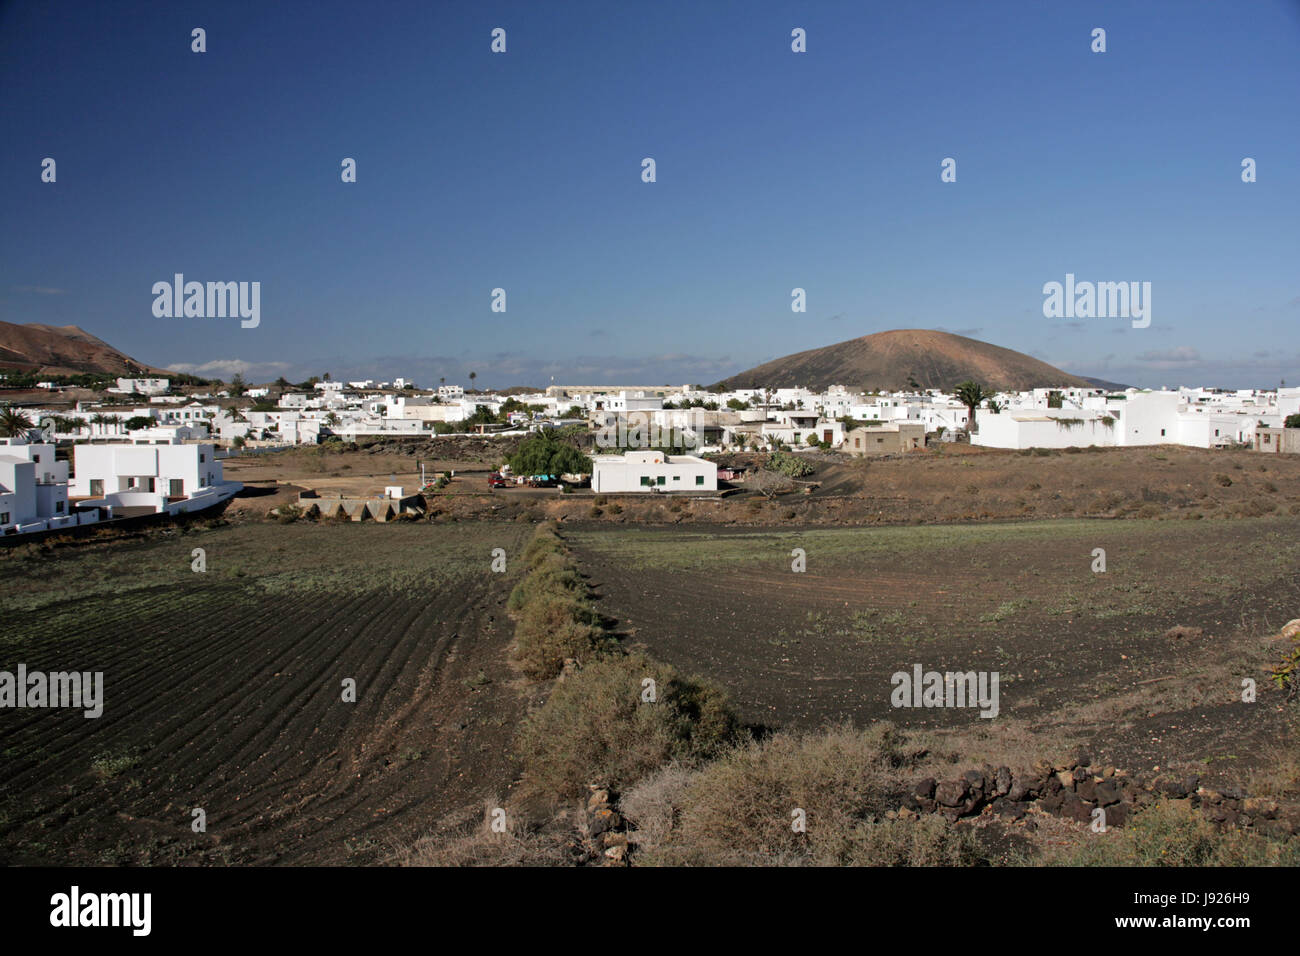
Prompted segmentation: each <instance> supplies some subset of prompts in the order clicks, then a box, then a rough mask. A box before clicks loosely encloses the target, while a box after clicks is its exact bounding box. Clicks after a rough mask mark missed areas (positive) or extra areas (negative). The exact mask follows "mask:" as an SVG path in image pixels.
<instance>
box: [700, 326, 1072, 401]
mask: <svg viewBox="0 0 1300 956" xmlns="http://www.w3.org/2000/svg"><path fill="white" fill-rule="evenodd" d="M968 380H973V381H976V382H979V383H980V384H981V385H983V386H984V387H985V388H992V389H995V390H998V391H1012V390H1020V389H1028V388H1045V387H1048V386H1051V385H1074V386H1076V387H1090V386H1089V384H1088V382H1087V381H1086V380H1085V379H1082V378H1080V377H1079V376H1077V375H1070V374H1068V373H1066V372H1062V371H1061V370H1060V369H1059V368H1054V367H1052V366H1051V365H1048V364H1047V363H1046V362H1040V361H1039V360H1038V359H1036V358H1030V357H1029V356H1028V355H1024V354H1022V353H1020V352H1014V351H1012V350H1011V349H1004V348H1001V347H1000V346H997V345H989V344H988V343H987V342H978V341H976V340H975V339H968V338H966V337H965V336H964V335H953V334H952V333H951V332H936V331H930V330H926V329H898V330H895V331H892V332H877V333H875V334H874V335H864V336H862V337H861V338H857V339H849V340H848V341H847V342H839V343H837V344H835V345H827V346H825V347H824V348H819V349H811V350H809V351H807V352H798V353H796V354H794V355H787V356H785V357H784V358H779V359H773V360H772V361H771V362H765V363H763V364H762V365H759V366H756V367H755V368H751V369H749V370H748V371H745V372H740V373H738V374H736V375H732V376H731V377H729V378H725V379H723V380H722V381H721V382H718V383H717V385H715V386H714V387H715V388H718V389H721V390H726V389H736V388H749V387H751V386H753V385H757V386H759V387H765V386H766V387H771V388H795V387H798V386H804V387H806V388H811V389H814V390H817V391H821V390H823V389H825V388H827V387H828V386H831V385H843V386H845V387H847V388H851V389H854V390H865V391H875V390H884V391H893V390H896V389H904V388H907V387H908V386H909V383H911V382H913V381H914V382H915V383H916V384H917V385H919V386H920V387H921V388H942V389H949V390H951V389H952V388H955V387H956V386H957V385H959V384H960V383H962V382H965V381H968Z"/></svg>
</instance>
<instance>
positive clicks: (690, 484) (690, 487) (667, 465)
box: [591, 451, 718, 493]
mask: <svg viewBox="0 0 1300 956" xmlns="http://www.w3.org/2000/svg"><path fill="white" fill-rule="evenodd" d="M642 478H647V479H649V481H650V484H649V485H643V484H642V483H641V479H642ZM660 478H662V479H663V481H662V483H661V482H660V481H659V479H660ZM654 488H657V489H658V490H660V491H665V492H672V491H717V490H718V466H717V465H715V464H714V463H713V462H711V461H705V460H704V459H703V458H696V457H694V456H693V455H674V456H672V457H669V456H667V455H663V454H660V453H659V452H653V451H630V452H628V453H627V454H626V455H597V456H595V457H593V458H592V474H591V490H592V491H595V492H611V493H623V492H650V491H651V490H652V489H654Z"/></svg>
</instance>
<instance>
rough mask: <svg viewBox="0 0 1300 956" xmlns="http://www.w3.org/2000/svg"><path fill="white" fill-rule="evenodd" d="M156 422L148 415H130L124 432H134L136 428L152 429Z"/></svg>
mask: <svg viewBox="0 0 1300 956" xmlns="http://www.w3.org/2000/svg"><path fill="white" fill-rule="evenodd" d="M156 424H157V422H155V421H154V420H153V418H152V417H151V416H149V415H132V416H131V417H130V418H128V419H127V420H126V430H127V431H135V430H136V429H137V428H153V426H154V425H156Z"/></svg>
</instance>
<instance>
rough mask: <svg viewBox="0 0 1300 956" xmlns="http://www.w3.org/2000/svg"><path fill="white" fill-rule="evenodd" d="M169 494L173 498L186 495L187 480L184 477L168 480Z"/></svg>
mask: <svg viewBox="0 0 1300 956" xmlns="http://www.w3.org/2000/svg"><path fill="white" fill-rule="evenodd" d="M167 494H168V495H170V496H171V497H173V498H181V497H184V495H185V480H184V479H182V478H173V479H171V481H170V482H168V490H167Z"/></svg>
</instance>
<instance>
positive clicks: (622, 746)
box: [519, 654, 740, 797]
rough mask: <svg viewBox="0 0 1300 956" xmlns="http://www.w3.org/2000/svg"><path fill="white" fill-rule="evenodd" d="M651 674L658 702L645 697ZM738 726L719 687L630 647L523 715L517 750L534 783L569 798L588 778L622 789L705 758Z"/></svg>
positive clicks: (731, 739)
mask: <svg viewBox="0 0 1300 956" xmlns="http://www.w3.org/2000/svg"><path fill="white" fill-rule="evenodd" d="M647 678H649V679H651V680H653V681H654V682H655V683H654V698H655V699H654V700H653V701H649V700H646V699H644V697H645V694H646V693H647V686H646V685H645V684H644V683H643V682H644V681H645V680H646V679H647ZM739 732H740V724H739V721H738V720H737V718H736V715H735V712H734V711H733V710H732V708H731V705H730V702H729V700H728V698H727V695H726V693H725V692H724V691H722V690H721V689H720V688H719V687H717V686H716V685H714V684H712V683H710V682H708V681H705V680H702V679H699V678H694V677H684V676H682V675H680V674H678V673H677V671H676V670H675V669H674V668H672V667H670V666H669V665H667V664H661V663H658V662H657V661H653V660H651V659H650V658H648V657H646V656H644V655H642V654H632V655H628V656H619V657H610V658H606V659H603V660H598V661H596V662H595V663H592V664H588V665H586V666H584V667H583V668H582V669H581V670H579V671H578V672H577V673H575V674H573V675H572V676H570V677H567V678H566V679H565V680H564V681H562V682H560V683H559V684H557V685H556V687H555V690H554V691H553V692H552V694H551V696H550V698H549V699H548V700H547V701H546V703H545V704H544V705H543V706H542V707H541V708H539V709H538V710H536V711H534V712H533V713H532V714H530V715H529V717H528V718H527V720H525V722H524V725H523V727H522V729H521V731H520V735H519V750H520V753H521V755H522V756H523V758H524V766H525V770H526V773H527V776H528V780H529V783H530V786H531V787H532V788H533V789H534V790H536V791H538V792H541V793H546V794H550V795H554V796H569V797H572V796H576V795H578V794H580V793H582V792H583V789H584V787H585V786H586V784H588V783H600V784H603V785H606V786H610V787H613V788H614V789H615V790H621V789H622V788H624V787H626V786H627V785H629V784H631V783H633V782H634V781H636V780H638V779H639V778H641V777H643V776H645V775H646V774H648V773H650V772H651V771H654V770H657V769H658V768H659V767H660V766H661V765H663V764H664V763H666V762H668V761H672V760H685V761H694V760H700V759H705V758H708V757H710V756H713V755H714V754H716V753H718V752H719V751H721V750H722V749H723V748H724V747H725V746H727V745H728V744H731V743H733V742H735V741H736V739H737V736H738V734H739Z"/></svg>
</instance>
